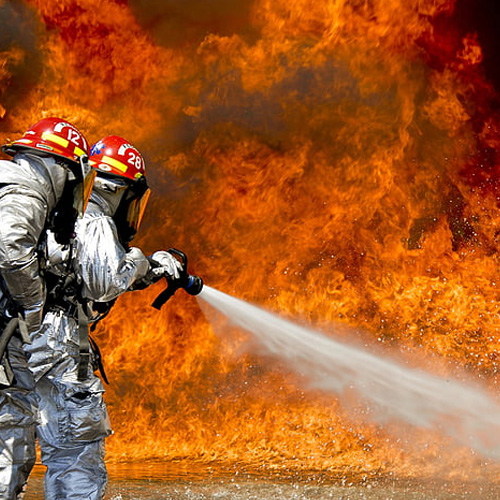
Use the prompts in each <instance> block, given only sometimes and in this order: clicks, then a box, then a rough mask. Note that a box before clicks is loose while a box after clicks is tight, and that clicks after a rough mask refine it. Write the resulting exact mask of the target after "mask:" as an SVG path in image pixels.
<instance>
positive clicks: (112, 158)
mask: <svg viewBox="0 0 500 500" xmlns="http://www.w3.org/2000/svg"><path fill="white" fill-rule="evenodd" d="M89 159H90V164H91V165H92V166H93V167H94V168H96V169H97V170H98V171H100V172H104V173H108V174H112V175H118V176H120V177H125V178H127V179H130V180H132V181H136V180H137V179H139V178H140V177H142V176H144V175H145V173H146V165H145V162H144V158H143V157H142V155H141V153H139V151H138V150H137V149H136V148H134V146H132V144H130V143H129V142H128V141H126V140H125V139H123V137H118V136H117V135H108V136H107V137H104V138H103V139H101V140H100V141H99V142H97V143H95V144H94V145H93V146H92V148H91V149H90V158H89Z"/></svg>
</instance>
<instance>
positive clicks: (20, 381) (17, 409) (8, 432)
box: [0, 337, 37, 500]
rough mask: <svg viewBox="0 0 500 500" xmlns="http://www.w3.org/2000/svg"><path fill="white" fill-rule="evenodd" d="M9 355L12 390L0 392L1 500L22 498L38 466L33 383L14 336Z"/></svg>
mask: <svg viewBox="0 0 500 500" xmlns="http://www.w3.org/2000/svg"><path fill="white" fill-rule="evenodd" d="M7 355H8V359H9V361H10V364H11V367H12V370H13V372H14V377H15V379H14V382H13V385H12V386H11V387H8V388H4V389H1V390H0V498H1V499H2V500H16V499H18V498H21V494H22V491H23V489H24V487H25V485H26V482H27V481H28V476H29V474H30V472H31V469H32V468H33V465H34V464H35V458H36V454H35V422H36V416H37V410H36V406H37V405H36V395H35V393H34V381H33V377H32V375H31V372H30V371H29V370H28V366H27V361H26V356H25V354H24V352H23V349H22V345H21V341H20V340H19V339H18V338H17V337H12V338H11V340H10V342H9V346H8V348H7Z"/></svg>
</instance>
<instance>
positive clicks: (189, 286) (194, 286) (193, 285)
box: [151, 248, 203, 309]
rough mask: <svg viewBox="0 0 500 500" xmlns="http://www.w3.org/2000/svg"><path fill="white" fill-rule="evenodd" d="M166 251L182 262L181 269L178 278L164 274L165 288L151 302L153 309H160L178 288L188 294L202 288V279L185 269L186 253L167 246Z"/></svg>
mask: <svg viewBox="0 0 500 500" xmlns="http://www.w3.org/2000/svg"><path fill="white" fill-rule="evenodd" d="M167 251H168V252H169V253H170V254H172V255H173V256H174V257H176V258H177V259H178V260H179V262H180V263H181V264H182V270H181V271H180V277H179V278H175V279H173V278H171V277H168V276H165V279H166V280H167V288H165V290H163V291H162V292H161V293H160V294H159V295H158V296H157V297H156V299H155V300H154V302H153V303H152V304H151V305H152V306H153V307H154V308H155V309H161V307H162V306H163V305H164V304H165V303H166V302H167V301H168V300H169V299H170V297H172V296H173V295H174V293H175V292H176V291H177V290H179V288H182V289H184V290H185V291H186V292H187V293H189V295H198V294H199V293H200V292H201V290H202V289H203V280H202V279H201V278H200V277H199V276H194V275H190V274H189V273H188V271H187V265H188V260H187V256H186V254H185V253H184V252H181V251H180V250H177V248H169V249H168V250H167Z"/></svg>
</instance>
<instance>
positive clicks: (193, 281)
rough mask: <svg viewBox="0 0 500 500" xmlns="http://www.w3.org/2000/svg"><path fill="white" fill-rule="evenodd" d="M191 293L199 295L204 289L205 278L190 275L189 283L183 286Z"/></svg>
mask: <svg viewBox="0 0 500 500" xmlns="http://www.w3.org/2000/svg"><path fill="white" fill-rule="evenodd" d="M183 288H184V290H186V292H187V293H189V295H198V294H199V293H200V292H201V291H202V289H203V280H202V279H201V278H200V277H199V276H191V275H189V276H188V283H187V285H186V286H184V287H183Z"/></svg>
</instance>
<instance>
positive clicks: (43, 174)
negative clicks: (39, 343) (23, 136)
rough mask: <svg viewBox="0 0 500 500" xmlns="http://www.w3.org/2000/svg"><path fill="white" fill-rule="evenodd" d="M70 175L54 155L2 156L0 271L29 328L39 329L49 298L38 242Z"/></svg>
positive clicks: (0, 174)
mask: <svg viewBox="0 0 500 500" xmlns="http://www.w3.org/2000/svg"><path fill="white" fill-rule="evenodd" d="M66 178H67V171H66V170H65V169H64V168H63V167H61V166H60V165H58V164H57V163H56V162H55V160H54V158H51V157H46V158H44V157H40V156H38V155H35V154H31V153H18V154H17V155H16V156H15V157H14V160H13V161H9V160H0V274H1V275H2V277H3V280H4V283H5V285H6V287H7V289H8V291H9V293H10V295H11V297H12V298H13V299H14V300H15V301H16V303H17V304H18V305H19V306H21V307H22V308H23V309H24V312H25V318H26V323H27V326H28V330H29V331H34V330H36V329H37V328H39V326H40V324H41V319H42V309H43V304H44V299H45V290H44V285H43V280H42V277H41V276H40V272H39V262H38V253H37V246H38V243H39V241H40V237H41V235H42V232H43V229H44V227H45V225H46V222H47V219H48V217H49V215H50V213H51V212H52V210H53V209H54V208H55V206H56V204H57V201H58V200H59V198H60V196H61V194H62V192H63V189H64V185H65V183H66Z"/></svg>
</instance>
